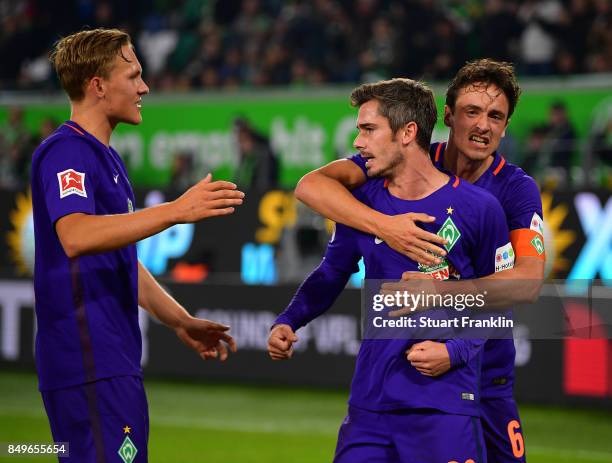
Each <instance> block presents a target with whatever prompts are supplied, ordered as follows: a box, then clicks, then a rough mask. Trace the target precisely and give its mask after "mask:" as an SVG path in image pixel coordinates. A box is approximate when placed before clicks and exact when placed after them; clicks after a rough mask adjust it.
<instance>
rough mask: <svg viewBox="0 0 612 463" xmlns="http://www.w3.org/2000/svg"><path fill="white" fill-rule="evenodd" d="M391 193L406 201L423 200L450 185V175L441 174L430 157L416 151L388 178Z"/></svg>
mask: <svg viewBox="0 0 612 463" xmlns="http://www.w3.org/2000/svg"><path fill="white" fill-rule="evenodd" d="M388 180H389V184H388V189H389V193H391V194H392V195H393V196H395V197H397V198H400V199H405V200H412V201H414V200H418V199H423V198H426V197H427V196H429V195H430V194H432V193H433V192H434V191H436V190H438V189H440V188H442V187H443V186H444V185H446V184H447V183H448V175H446V174H444V173H442V172H440V171H439V170H438V169H436V168H435V167H434V165H433V164H432V163H431V161H430V160H429V155H428V154H427V153H425V152H422V151H414V152H412V153H410V154H408V155H407V158H406V159H405V161H404V162H403V163H402V164H401V165H399V166H397V168H396V169H395V172H393V174H392V175H390V176H389V177H388Z"/></svg>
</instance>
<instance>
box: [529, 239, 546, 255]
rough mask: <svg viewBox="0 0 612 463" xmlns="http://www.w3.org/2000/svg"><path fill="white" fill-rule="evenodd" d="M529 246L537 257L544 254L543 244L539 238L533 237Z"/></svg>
mask: <svg viewBox="0 0 612 463" xmlns="http://www.w3.org/2000/svg"><path fill="white" fill-rule="evenodd" d="M531 245H532V246H533V247H534V248H535V250H536V251H537V252H538V254H539V255H542V253H543V252H544V243H542V240H541V239H540V237H539V236H534V237H533V239H532V240H531Z"/></svg>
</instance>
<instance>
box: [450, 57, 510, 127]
mask: <svg viewBox="0 0 612 463" xmlns="http://www.w3.org/2000/svg"><path fill="white" fill-rule="evenodd" d="M478 84H486V86H487V87H488V86H489V85H491V84H494V85H496V86H497V87H499V88H500V89H501V91H502V92H504V95H506V98H507V99H508V119H510V117H511V116H512V113H514V108H516V104H517V103H518V99H519V96H520V95H521V88H520V87H519V84H518V82H517V80H516V75H515V73H514V66H513V65H512V63H506V62H504V61H495V60H492V59H489V58H483V59H478V60H475V61H470V62H468V63H466V64H465V65H464V66H463V67H462V68H461V69H459V72H457V75H456V76H455V78H454V79H453V80H452V81H451V83H450V84H449V86H448V90H447V91H446V105H447V106H448V107H449V108H450V109H451V111H454V110H455V102H456V101H457V95H458V94H459V90H461V89H463V88H466V87H468V86H471V85H478Z"/></svg>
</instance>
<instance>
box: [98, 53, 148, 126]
mask: <svg viewBox="0 0 612 463" xmlns="http://www.w3.org/2000/svg"><path fill="white" fill-rule="evenodd" d="M101 84H102V86H103V87H104V90H105V91H104V102H105V110H106V114H107V117H108V119H109V121H110V122H111V125H112V126H113V127H114V126H115V125H117V124H118V123H119V122H126V123H128V124H140V123H141V122H142V116H141V114H140V109H141V105H142V95H146V94H147V93H149V87H147V84H146V83H145V82H144V80H143V79H142V66H140V63H139V62H138V58H137V57H136V54H135V53H134V50H133V48H132V47H131V46H130V45H124V46H122V47H121V52H120V53H119V54H118V55H117V57H116V58H115V64H114V66H113V68H112V70H111V71H110V73H109V75H108V78H102V79H101Z"/></svg>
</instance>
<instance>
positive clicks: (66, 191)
mask: <svg viewBox="0 0 612 463" xmlns="http://www.w3.org/2000/svg"><path fill="white" fill-rule="evenodd" d="M57 181H58V182H59V193H60V199H62V198H65V197H66V196H70V195H78V196H82V197H83V198H87V192H86V191H85V174H84V173H82V172H77V171H76V170H74V169H67V170H64V171H63V172H58V173H57Z"/></svg>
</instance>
